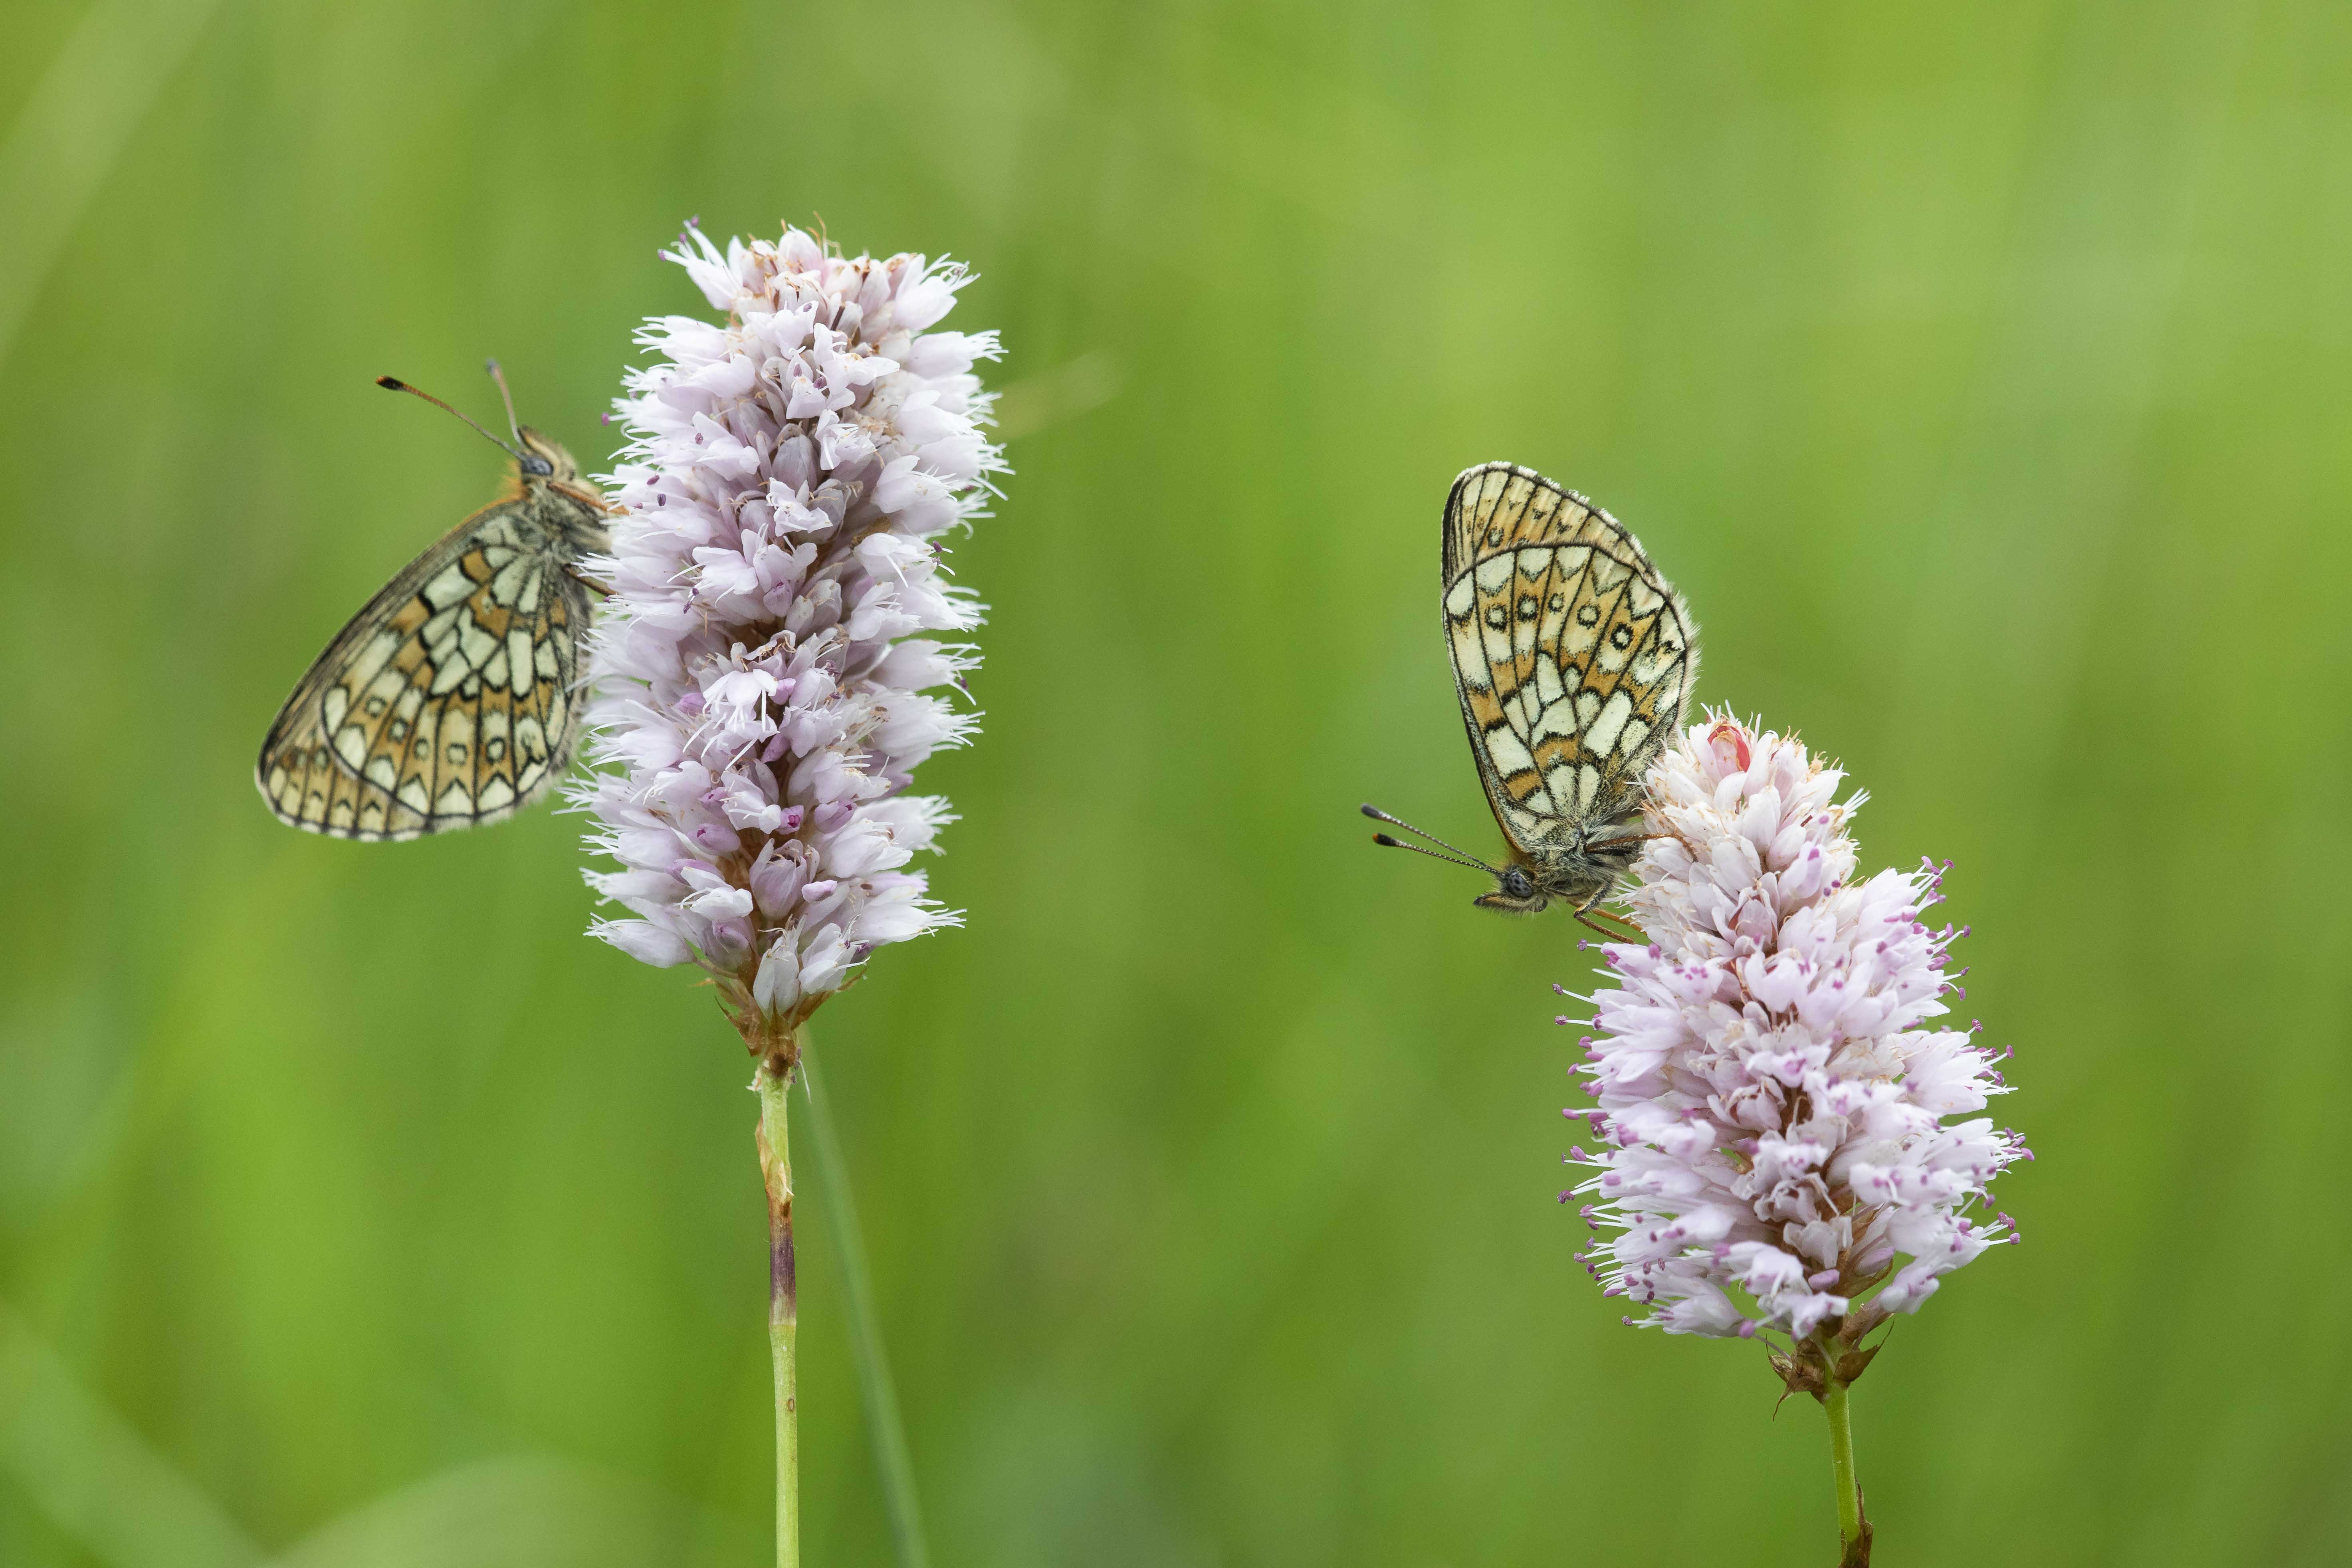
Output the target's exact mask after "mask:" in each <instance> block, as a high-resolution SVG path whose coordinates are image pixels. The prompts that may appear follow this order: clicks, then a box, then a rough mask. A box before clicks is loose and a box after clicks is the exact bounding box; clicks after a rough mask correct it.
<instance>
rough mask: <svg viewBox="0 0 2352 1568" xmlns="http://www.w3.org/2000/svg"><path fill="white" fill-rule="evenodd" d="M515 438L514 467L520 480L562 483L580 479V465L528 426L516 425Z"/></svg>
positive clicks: (568, 454) (569, 454) (560, 448)
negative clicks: (516, 449) (519, 474)
mask: <svg viewBox="0 0 2352 1568" xmlns="http://www.w3.org/2000/svg"><path fill="white" fill-rule="evenodd" d="M515 440H516V442H517V443H518V444H519V447H520V449H519V450H518V451H517V452H516V454H515V467H516V468H517V469H518V470H519V471H520V473H521V475H522V478H523V479H524V480H526V481H529V480H531V479H548V480H551V481H552V482H554V483H556V484H564V483H567V482H572V481H576V480H577V479H579V478H580V465H579V464H577V463H575V462H573V461H572V454H571V453H569V452H567V451H565V450H564V449H563V448H562V447H559V446H557V445H556V444H555V443H554V442H552V441H551V440H549V439H548V438H547V437H544V436H542V435H541V434H540V433H539V432H538V431H536V430H534V429H532V428H531V427H530V426H528V425H520V426H516V427H515Z"/></svg>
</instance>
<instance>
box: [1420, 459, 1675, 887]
mask: <svg viewBox="0 0 2352 1568" xmlns="http://www.w3.org/2000/svg"><path fill="white" fill-rule="evenodd" d="M1443 565H1444V613H1445V633H1446V646H1447V647H1448V648H1449V649H1450V650H1451V652H1452V655H1453V660H1454V682H1455V686H1456V688H1457V689H1458V690H1459V691H1460V693H1461V698H1462V717H1463V721H1464V722H1465V724H1466V725H1467V726H1468V728H1469V731H1470V747H1471V750H1472V751H1473V752H1475V753H1476V755H1477V759H1478V773H1479V776H1480V778H1481V779H1482V780H1483V782H1484V783H1485V784H1486V798H1487V800H1488V803H1489V804H1490V805H1493V807H1494V810H1495V818H1496V821H1497V822H1498V823H1500V824H1501V825H1502V828H1503V832H1504V835H1505V837H1507V838H1508V839H1509V840H1510V841H1511V844H1512V845H1513V847H1515V848H1517V850H1518V851H1519V852H1520V854H1521V855H1522V856H1528V855H1531V854H1534V853H1536V852H1538V850H1540V849H1542V848H1544V847H1548V846H1558V845H1561V844H1567V843H1574V842H1579V841H1580V839H1581V838H1582V837H1583V836H1584V835H1586V834H1587V833H1589V832H1591V830H1592V829H1594V828H1596V827H1598V826H1601V825H1603V824H1608V823H1612V822H1616V821H1620V820H1622V819H1623V818H1625V817H1627V816H1631V815H1632V814H1633V813H1634V812H1635V811H1637V810H1638V809H1639V808H1640V805H1641V801H1642V792H1643V775H1644V774H1645V773H1647V771H1648V769H1649V766H1650V763H1651V762H1652V761H1653V760H1654V758H1655V757H1656V756H1657V754H1658V751H1659V749H1660V748H1661V747H1662V746H1663V745H1664V743H1665V742H1666V740H1667V738H1668V737H1669V736H1670V735H1672V734H1673V733H1674V731H1675V730H1676V729H1677V728H1679V727H1680V725H1681V724H1682V721H1683V710H1684V708H1685V704H1686V703H1687V701H1688V699H1689V695H1690V689H1691V685H1692V682H1693V681H1694V680H1695V679H1696V675H1697V668H1698V656H1697V648H1696V638H1695V633H1696V628H1695V627H1694V626H1692V624H1691V617H1690V611H1689V608H1688V607H1687V606H1686V605H1685V604H1684V603H1683V599H1682V595H1679V594H1677V593H1675V590H1674V588H1673V586H1672V585H1671V584H1668V583H1667V582H1666V580H1665V579H1664V577H1661V576H1660V575H1659V574H1658V570H1657V568H1656V567H1655V566H1654V565H1652V564H1651V563H1650V558H1649V556H1648V555H1647V554H1646V553H1644V552H1643V549H1642V546H1641V544H1640V543H1639V542H1637V541H1636V540H1635V539H1634V538H1633V535H1632V534H1631V533H1629V532H1627V531H1626V530H1625V527H1624V525H1623V524H1622V523H1621V522H1619V521H1617V520H1616V519H1615V518H1613V517H1611V516H1610V515H1609V514H1608V513H1607V512H1605V511H1603V510H1601V509H1600V508H1599V507H1597V506H1595V505H1593V504H1592V503H1591V501H1589V500H1585V499H1584V498H1583V497H1582V496H1580V495H1578V494H1577V493H1576V492H1575V491H1573V490H1568V489H1561V488H1560V487H1559V486H1558V485H1556V484H1553V483H1552V482H1551V481H1550V480H1549V479H1545V478H1544V477H1543V476H1542V475H1540V474H1538V473H1536V472H1534V471H1533V470H1531V469H1528V468H1520V467H1518V466H1517V464H1513V463H1488V464H1486V465H1484V466H1482V467H1479V468H1471V469H1468V470H1467V471H1465V473H1464V474H1463V475H1462V476H1461V477H1460V478H1459V479H1456V480H1454V490H1453V493H1452V494H1451V495H1450V496H1449V497H1448V498H1447V500H1446V503H1445V523H1444V563H1443Z"/></svg>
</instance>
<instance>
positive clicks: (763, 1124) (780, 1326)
mask: <svg viewBox="0 0 2352 1568" xmlns="http://www.w3.org/2000/svg"><path fill="white" fill-rule="evenodd" d="M774 1066H775V1064H774V1062H773V1061H772V1060H763V1061H761V1064H760V1072H759V1076H758V1078H757V1079H755V1080H754V1087H756V1088H757V1089H758V1090H759V1093H760V1127H759V1139H760V1174H761V1178H762V1180H764V1181H765V1183H766V1184H767V1188H768V1349H769V1351H770V1352H771V1354H772V1356H773V1357H774V1360H775V1368H776V1568H800V1561H801V1518H800V1515H801V1432H800V1398H799V1392H800V1391H799V1378H800V1373H799V1367H798V1365H797V1363H796V1362H795V1360H794V1352H795V1341H796V1340H797V1339H798V1338H799V1335H800V1285H799V1280H798V1277H797V1275H796V1272H795V1270H794V1268H793V1154H792V1134H791V1129H790V1128H789V1127H787V1126H786V1124H785V1110H786V1106H787V1104H788V1103H789V1096H790V1094H791V1091H792V1087H793V1081H792V1072H793V1069H792V1067H791V1065H790V1064H789V1061H788V1062H787V1064H786V1065H785V1066H784V1068H783V1070H782V1072H781V1073H779V1072H777V1071H775V1070H773V1068H774Z"/></svg>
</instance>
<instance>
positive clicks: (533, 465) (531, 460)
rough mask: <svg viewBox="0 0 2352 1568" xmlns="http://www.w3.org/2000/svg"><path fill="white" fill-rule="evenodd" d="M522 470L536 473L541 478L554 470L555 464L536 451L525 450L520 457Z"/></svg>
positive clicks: (527, 472)
mask: <svg viewBox="0 0 2352 1568" xmlns="http://www.w3.org/2000/svg"><path fill="white" fill-rule="evenodd" d="M522 471H523V472H524V473H526V474H536V475H538V476H539V477H540V478H541V479H545V478H547V477H548V476H549V475H551V474H552V473H554V472H555V465H554V464H553V463H551V462H549V461H548V460H547V459H546V458H542V457H541V456H540V455H539V454H538V453H536V452H526V453H524V454H523V458H522Z"/></svg>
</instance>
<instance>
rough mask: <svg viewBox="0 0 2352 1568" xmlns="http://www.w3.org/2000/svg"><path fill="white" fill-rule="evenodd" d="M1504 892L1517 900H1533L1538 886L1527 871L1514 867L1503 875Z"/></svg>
mask: <svg viewBox="0 0 2352 1568" xmlns="http://www.w3.org/2000/svg"><path fill="white" fill-rule="evenodd" d="M1503 891H1505V892H1507V893H1508V894H1510V895H1511V897H1513V898H1515V899H1531V898H1533V897H1535V892H1536V885H1535V882H1534V881H1533V880H1532V879H1530V878H1529V877H1528V874H1527V873H1526V872H1525V871H1523V870H1521V869H1520V868H1518V867H1517V866H1514V867H1512V868H1510V869H1509V870H1507V871H1506V872H1504V873H1503Z"/></svg>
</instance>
